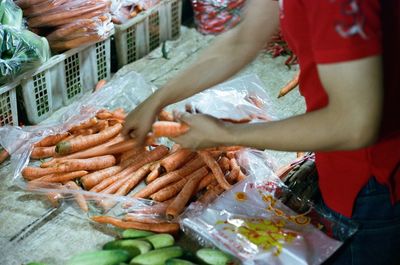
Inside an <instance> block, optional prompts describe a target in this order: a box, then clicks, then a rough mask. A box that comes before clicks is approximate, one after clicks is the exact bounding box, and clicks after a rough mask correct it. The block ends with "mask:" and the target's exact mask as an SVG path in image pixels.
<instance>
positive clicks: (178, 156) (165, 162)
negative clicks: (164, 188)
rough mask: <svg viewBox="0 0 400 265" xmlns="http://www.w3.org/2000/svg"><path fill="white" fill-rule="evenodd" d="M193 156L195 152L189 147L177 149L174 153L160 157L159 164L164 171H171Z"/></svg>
mask: <svg viewBox="0 0 400 265" xmlns="http://www.w3.org/2000/svg"><path fill="white" fill-rule="evenodd" d="M194 156H195V153H194V152H192V151H191V150H189V149H179V150H178V151H176V152H175V153H172V154H171V155H169V156H167V157H166V158H164V159H162V160H161V162H160V165H161V166H162V167H163V168H164V169H165V171H167V172H171V171H173V170H175V169H177V168H179V167H181V166H182V165H183V164H185V163H186V162H187V161H189V160H190V159H192V158H193V157H194Z"/></svg>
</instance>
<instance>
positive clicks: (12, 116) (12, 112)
mask: <svg viewBox="0 0 400 265" xmlns="http://www.w3.org/2000/svg"><path fill="white" fill-rule="evenodd" d="M18 85H19V81H14V82H13V83H10V84H7V85H4V86H0V127H1V126H4V125H18V112H17V97H16V89H17V86H18Z"/></svg>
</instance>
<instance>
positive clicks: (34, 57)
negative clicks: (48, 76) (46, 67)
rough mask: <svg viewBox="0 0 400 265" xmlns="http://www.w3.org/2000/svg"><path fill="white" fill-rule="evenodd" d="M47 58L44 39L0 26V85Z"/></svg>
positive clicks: (48, 50) (30, 33) (47, 53)
mask: <svg viewBox="0 0 400 265" xmlns="http://www.w3.org/2000/svg"><path fill="white" fill-rule="evenodd" d="M49 57H50V49H49V44H48V42H47V40H46V39H45V38H41V37H39V36H37V35H36V34H34V33H32V32H30V31H28V30H25V29H18V28H15V27H10V26H5V25H0V84H4V83H6V82H8V81H11V80H12V79H14V78H15V77H17V76H18V75H20V74H22V73H24V72H26V71H27V70H30V69H33V68H35V67H37V66H38V65H40V64H41V63H43V62H45V61H47V60H48V59H49Z"/></svg>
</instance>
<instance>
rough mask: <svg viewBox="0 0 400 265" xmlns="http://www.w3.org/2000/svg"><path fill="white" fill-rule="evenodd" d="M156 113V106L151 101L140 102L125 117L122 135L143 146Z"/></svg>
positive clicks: (157, 109)
mask: <svg viewBox="0 0 400 265" xmlns="http://www.w3.org/2000/svg"><path fill="white" fill-rule="evenodd" d="M158 111H159V108H158V106H157V105H156V104H154V103H152V102H151V101H149V100H146V101H144V102H142V103H141V104H140V105H138V106H137V107H136V108H135V109H134V110H132V111H131V112H130V113H129V114H128V116H127V117H126V119H125V123H124V128H123V131H122V133H123V134H124V135H129V136H130V137H132V138H135V139H137V140H138V143H142V144H144V143H145V141H146V136H147V133H148V132H149V131H150V130H151V126H152V124H153V123H154V121H155V120H156V116H157V115H158Z"/></svg>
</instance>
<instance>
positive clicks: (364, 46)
mask: <svg viewBox="0 0 400 265" xmlns="http://www.w3.org/2000/svg"><path fill="white" fill-rule="evenodd" d="M279 4H280V14H281V28H282V32H283V35H284V37H285V39H286V41H287V42H288V44H289V46H290V47H291V48H292V50H293V52H294V53H295V54H296V55H297V56H298V61H299V64H300V71H301V75H300V81H299V83H300V92H301V94H302V95H303V96H304V97H305V101H306V106H307V111H308V112H309V111H313V110H317V109H320V108H323V107H324V106H326V105H327V104H328V101H329V99H328V95H327V94H326V92H325V90H324V88H323V86H322V84H321V82H320V79H319V77H318V72H317V64H323V63H336V62H343V61H350V60H356V59H360V58H364V57H368V56H374V55H379V54H381V50H382V48H381V46H382V45H381V32H382V31H381V22H380V4H379V0H363V1H361V0H281V1H280V2H279ZM349 89H351V88H349ZM385 89H388V88H385ZM391 89H393V88H391ZM397 89H400V88H397ZM397 94H398V93H397ZM385 100H386V101H385V104H386V105H387V104H392V106H394V105H393V104H394V100H392V99H385ZM390 101H391V102H390ZM387 106H388V105H387ZM389 109H398V108H389ZM388 117H389V116H387V117H385V124H386V123H387V124H389V123H390V124H399V123H400V122H395V120H394V119H397V120H398V119H399V118H398V117H399V116H395V115H392V116H391V117H389V118H388ZM332 126H335V124H332ZM396 127H397V128H396ZM382 129H383V130H382V132H383V133H382V137H381V138H380V140H379V141H378V142H377V143H376V144H374V145H373V146H370V147H368V148H363V149H359V150H355V151H339V152H336V151H335V152H317V153H316V165H317V169H318V173H319V185H320V189H321V193H322V196H323V198H324V201H325V203H326V204H327V205H328V206H329V207H330V208H332V209H333V210H335V211H336V212H339V213H341V214H343V215H345V216H347V217H351V215H352V210H353V205H354V201H355V199H356V197H357V194H358V193H359V191H360V190H361V188H362V187H363V186H364V185H365V184H366V183H367V182H368V180H369V179H370V178H371V176H375V177H376V178H377V180H378V182H380V183H381V184H385V185H387V186H388V187H389V188H390V190H391V195H392V201H393V202H395V201H398V200H399V199H400V170H398V167H399V163H400V133H399V132H400V130H399V126H392V127H390V128H389V127H388V126H384V128H382ZM396 167H397V173H396V172H395V171H396Z"/></svg>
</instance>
